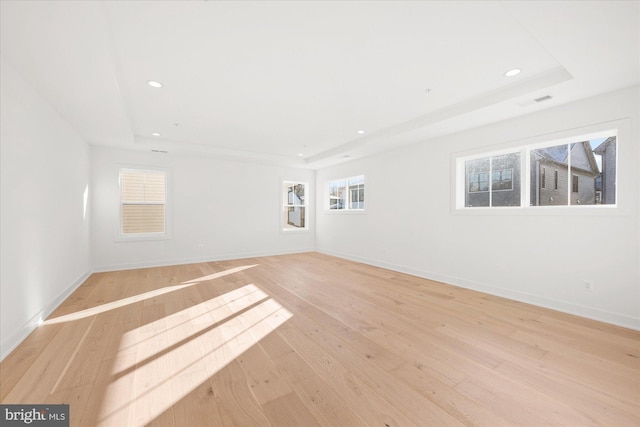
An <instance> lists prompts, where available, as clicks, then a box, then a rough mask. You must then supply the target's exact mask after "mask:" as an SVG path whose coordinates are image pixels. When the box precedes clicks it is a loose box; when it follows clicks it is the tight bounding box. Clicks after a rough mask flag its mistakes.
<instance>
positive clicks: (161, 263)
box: [93, 248, 316, 273]
mask: <svg viewBox="0 0 640 427" xmlns="http://www.w3.org/2000/svg"><path fill="white" fill-rule="evenodd" d="M315 250H316V249H315V248H300V249H295V250H287V251H258V252H242V253H227V254H218V255H205V256H200V257H193V258H178V259H165V260H154V261H143V262H134V263H126V264H111V265H100V266H94V268H93V271H94V272H96V273H103V272H108V271H121V270H135V269H137V268H153V267H165V266H170V265H183V264H195V263H198V262H216V261H227V260H232V259H244V258H257V257H263V256H275V255H290V254H299V253H303V252H315Z"/></svg>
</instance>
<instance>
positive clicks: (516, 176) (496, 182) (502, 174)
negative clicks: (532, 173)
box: [465, 153, 520, 207]
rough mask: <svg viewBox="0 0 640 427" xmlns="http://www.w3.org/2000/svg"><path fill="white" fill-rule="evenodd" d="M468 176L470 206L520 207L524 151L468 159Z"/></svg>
mask: <svg viewBox="0 0 640 427" xmlns="http://www.w3.org/2000/svg"><path fill="white" fill-rule="evenodd" d="M489 166H491V168H490V167H489ZM490 171H491V172H490ZM489 174H491V192H490V191H489ZM466 175H467V191H466V203H465V205H466V206H469V207H477V206H520V153H510V154H504V155H501V156H495V157H485V158H482V159H476V160H470V161H467V162H466ZM490 193H491V194H490Z"/></svg>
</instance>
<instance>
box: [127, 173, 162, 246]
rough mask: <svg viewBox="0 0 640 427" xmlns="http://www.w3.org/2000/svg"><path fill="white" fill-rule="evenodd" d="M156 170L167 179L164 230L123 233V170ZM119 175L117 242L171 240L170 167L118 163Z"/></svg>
mask: <svg viewBox="0 0 640 427" xmlns="http://www.w3.org/2000/svg"><path fill="white" fill-rule="evenodd" d="M126 171H133V172H154V173H158V172H159V173H162V174H164V179H165V198H164V232H158V233H123V232H122V228H123V227H122V205H123V203H122V183H121V180H122V172H126ZM116 177H117V199H118V202H117V203H118V207H117V220H116V231H115V241H116V242H139V241H149V240H169V239H170V238H171V209H170V206H171V205H170V201H171V191H170V189H171V185H170V183H171V171H170V169H168V168H161V167H153V166H135V165H118V166H117V170H116Z"/></svg>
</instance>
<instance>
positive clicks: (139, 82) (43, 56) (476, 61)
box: [0, 1, 640, 168]
mask: <svg viewBox="0 0 640 427" xmlns="http://www.w3.org/2000/svg"><path fill="white" fill-rule="evenodd" d="M1 8H2V9H1V19H2V21H1V27H0V29H1V38H0V41H1V53H2V61H7V62H8V63H9V64H11V65H12V66H13V67H14V68H16V69H17V70H18V71H19V72H20V73H21V74H22V75H23V76H24V78H25V80H27V81H28V82H29V83H30V84H31V85H32V86H33V87H34V88H35V89H36V90H37V91H38V92H39V93H40V94H41V95H42V96H43V97H44V98H45V99H47V100H48V102H49V103H50V104H51V105H52V106H53V107H54V108H56V109H57V110H58V111H59V112H60V114H61V115H62V116H63V117H64V118H65V119H66V120H67V121H68V122H69V123H70V124H71V125H72V126H73V127H75V128H76V129H77V130H78V132H79V133H80V134H81V135H83V136H84V138H85V139H86V140H87V141H88V142H89V143H91V144H95V145H111V146H118V147H125V148H131V149H141V150H151V149H160V150H165V151H170V152H176V153H182V152H184V153H209V154H214V155H217V156H224V157H229V158H238V159H253V160H258V161H265V162H274V163H279V164H287V165H295V166H300V167H310V168H316V167H321V166H325V165H329V164H333V163H337V162H341V161H345V160H346V159H354V158H357V157H361V156H364V155H368V154H372V153H375V152H380V151H383V150H387V149H390V148H393V147H397V146H400V145H403V144H409V143H413V142H417V141H424V140H426V139H429V138H433V137H435V136H439V135H443V134H447V133H452V132H456V131H460V130H463V129H468V128H471V127H475V126H480V125H483V124H488V123H492V122H496V121H499V120H503V119H506V118H510V117H515V116H518V115H522V114H527V113H530V112H533V111H537V110H540V109H545V108H549V107H553V106H556V105H559V104H563V103H567V102H571V101H576V100H579V99H582V98H586V97H590V96H594V95H597V94H600V93H604V92H608V91H611V90H615V89H619V88H624V87H629V86H632V85H637V84H638V83H639V81H640V66H639V62H640V61H639V56H640V24H639V22H640V2H638V1H622V2H616V1H602V2H598V1H567V2H563V1H551V2H542V1H531V2H529V1H504V2H500V1H497V2H488V1H470V2H460V1H457V2H436V1H425V2H401V1H390V2H383V1H371V2H367V1H354V2H337V1H336V2H289V1H286V2H267V1H259V2H215V1H128V2H126V1H112V2H98V1H11V2H9V1H2V2H1ZM514 67H517V68H520V69H522V72H521V73H520V74H519V75H518V76H516V77H510V78H509V77H505V76H504V72H505V71H507V70H509V69H511V68H514ZM148 80H157V81H160V82H162V83H163V85H164V86H163V87H162V88H160V89H154V88H152V87H150V86H149V85H147V81H148ZM544 95H552V96H553V99H552V100H550V101H546V102H542V103H535V102H533V99H534V98H538V97H541V96H544ZM358 130H365V133H364V134H358V133H357V131H358ZM154 132H157V133H160V134H161V136H159V137H154V136H152V133H154ZM299 154H303V156H299Z"/></svg>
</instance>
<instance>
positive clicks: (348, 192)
mask: <svg viewBox="0 0 640 427" xmlns="http://www.w3.org/2000/svg"><path fill="white" fill-rule="evenodd" d="M359 178H362V185H363V187H364V188H363V190H362V191H363V192H364V201H363V202H362V203H363V205H364V207H363V208H361V209H360V208H355V209H354V208H351V207H350V205H351V190H350V188H349V181H350V180H353V179H359ZM336 181H344V182H345V192H346V195H347V196H346V200H345V207H344V208H343V209H331V183H332V182H336ZM366 182H367V180H366V176H365V175H364V174H360V175H353V176H349V177H346V178H335V179H330V180H328V181H327V182H326V184H325V192H324V195H325V197H324V207H325V212H329V213H346V212H348V213H364V212H365V211H366V206H367V195H366V189H367V186H366Z"/></svg>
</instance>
